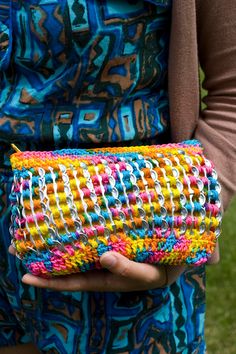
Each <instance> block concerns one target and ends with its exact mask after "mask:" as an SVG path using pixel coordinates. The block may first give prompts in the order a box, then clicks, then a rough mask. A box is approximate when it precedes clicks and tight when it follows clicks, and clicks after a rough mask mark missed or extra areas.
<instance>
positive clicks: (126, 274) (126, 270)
mask: <svg viewBox="0 0 236 354" xmlns="http://www.w3.org/2000/svg"><path fill="white" fill-rule="evenodd" d="M129 273H130V267H129V261H127V262H125V263H124V264H123V265H122V267H121V268H120V269H119V272H118V274H119V275H120V276H122V277H125V278H127V277H129Z"/></svg>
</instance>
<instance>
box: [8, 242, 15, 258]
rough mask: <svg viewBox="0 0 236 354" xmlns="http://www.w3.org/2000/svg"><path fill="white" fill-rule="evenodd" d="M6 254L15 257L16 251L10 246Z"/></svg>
mask: <svg viewBox="0 0 236 354" xmlns="http://www.w3.org/2000/svg"><path fill="white" fill-rule="evenodd" d="M8 252H9V253H10V254H12V255H13V256H15V255H16V249H15V248H14V247H13V246H12V245H11V246H9V248H8Z"/></svg>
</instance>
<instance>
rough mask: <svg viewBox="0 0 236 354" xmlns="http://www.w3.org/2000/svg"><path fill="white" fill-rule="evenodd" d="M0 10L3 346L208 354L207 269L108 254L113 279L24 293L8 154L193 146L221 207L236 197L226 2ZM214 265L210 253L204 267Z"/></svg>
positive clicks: (37, 283) (232, 7)
mask: <svg viewBox="0 0 236 354" xmlns="http://www.w3.org/2000/svg"><path fill="white" fill-rule="evenodd" d="M0 4H1V7H0V15H1V27H0V29H1V30H0V40H1V45H2V51H1V52H0V53H1V57H0V58H1V85H2V86H1V88H2V92H1V96H0V104H1V111H0V113H1V123H0V124H1V125H0V132H1V142H2V145H1V146H2V153H1V156H2V158H1V166H2V174H1V178H2V196H3V197H2V198H3V202H2V216H1V225H2V226H1V227H2V232H1V244H2V246H1V250H0V252H1V261H0V266H1V272H2V273H1V280H0V284H1V287H0V301H1V306H0V308H1V309H3V310H1V312H2V313H1V317H0V318H1V320H0V325H1V328H2V329H1V331H0V344H1V345H2V346H6V345H9V346H11V345H17V344H20V343H30V342H31V343H35V345H36V347H37V348H38V349H39V350H40V351H41V352H43V353H204V352H205V350H206V347H205V340H204V314H205V269H204V267H198V268H195V269H191V270H184V269H182V268H181V267H157V266H151V265H145V264H135V263H133V262H130V261H128V260H127V259H125V258H124V257H122V256H121V255H119V254H116V253H106V254H104V255H103V256H102V258H101V264H102V266H103V267H104V268H107V269H108V270H109V272H103V271H100V272H97V273H90V274H88V273H86V274H85V275H83V274H82V275H81V274H80V275H73V276H71V277H67V278H60V279H58V278H57V279H55V280H50V281H48V280H42V279H37V278H35V277H33V276H30V275H25V276H24V277H23V283H22V282H21V278H22V276H23V274H24V271H23V270H22V269H21V266H20V265H19V264H18V261H17V260H16V259H15V258H14V257H12V256H11V255H9V256H7V248H8V246H9V244H10V237H9V234H8V231H7V230H8V217H9V208H7V206H8V205H9V202H8V201H7V197H8V195H9V190H10V186H11V183H10V182H11V173H10V170H9V159H8V155H9V154H10V152H11V151H10V147H9V144H10V143H11V142H15V143H16V144H17V145H18V146H19V147H20V148H21V149H22V150H23V149H40V148H41V149H46V148H50V149H53V148H56V147H61V146H63V147H64V146H86V144H87V145H88V144H89V146H95V144H96V145H97V144H118V143H119V144H121V143H123V145H128V144H138V143H141V144H151V143H152V142H154V141H155V143H162V142H166V141H181V140H184V139H189V138H193V137H195V138H197V139H199V140H200V141H201V142H202V144H203V146H204V148H205V153H206V154H207V156H208V157H209V158H210V159H212V160H213V161H214V163H215V166H216V169H217V171H218V174H219V178H220V180H221V183H222V189H223V193H222V196H223V206H224V208H226V207H227V205H228V203H229V201H230V198H231V197H232V195H233V194H234V192H235V188H236V187H235V186H236V183H235V182H236V180H235V179H236V177H235V176H236V173H235V172H236V171H235V169H236V167H235V166H236V164H235V160H236V153H235V144H234V142H235V136H236V134H235V133H236V87H235V84H234V82H235V78H236V64H235V63H236V60H235V59H236V47H235V44H234V43H236V31H235V22H234V21H235V20H234V19H235V15H236V4H235V1H234V0H228V1H222V0H216V1H215V2H214V7H213V5H212V1H211V0H196V1H195V0H175V1H173V3H171V1H169V0H147V1H142V0H137V1H134V0H132V1H128V0H119V1H115V0H100V1H99V0H97V1H96V0H93V1H88V0H87V1H86V0H83V1H72V0H71V1H70V0H67V1H66V0H64V1H57V0H54V1H49V0H44V1H39V0H27V1H24V2H11V1H9V0H8V2H6V0H5V1H3V0H2V1H1V2H0ZM168 58H169V60H168ZM199 61H200V64H201V65H202V67H203V70H204V72H205V75H206V79H205V88H206V89H207V90H208V96H207V98H206V104H207V109H206V110H205V111H203V112H199V106H200V105H199V74H198V72H199V71H198V68H199ZM167 62H168V80H169V84H168V86H167V82H166V80H167V75H166V73H167ZM168 97H169V99H168ZM22 137H24V139H25V141H24V142H22ZM218 258H219V255H218V250H217V251H216V252H215V254H214V256H213V257H212V260H211V262H212V263H214V262H217V260H218ZM42 288H45V289H42ZM49 288H50V290H49ZM55 290H60V291H59V292H56V293H55ZM71 290H72V291H73V292H71ZM22 348H23V347H21V350H23V349H22ZM25 348H28V350H29V352H30V353H33V352H34V350H36V349H33V348H35V347H33V346H31V345H28V346H26V347H25ZM14 350H16V348H14ZM24 350H26V349H24Z"/></svg>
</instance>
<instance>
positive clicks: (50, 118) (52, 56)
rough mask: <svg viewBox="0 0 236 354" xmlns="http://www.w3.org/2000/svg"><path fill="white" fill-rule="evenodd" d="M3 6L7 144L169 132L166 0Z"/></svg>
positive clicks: (0, 126) (1, 122)
mask: <svg viewBox="0 0 236 354" xmlns="http://www.w3.org/2000/svg"><path fill="white" fill-rule="evenodd" d="M7 2H8V6H9V8H8V10H7ZM2 9H4V13H5V16H2V18H0V21H1V22H0V41H1V42H0V43H2V46H3V49H4V50H3V53H2V55H1V57H2V58H1V57H0V60H1V64H0V68H1V67H2V72H1V74H0V75H1V76H0V77H1V79H0V81H1V91H0V140H1V141H2V142H5V143H6V144H7V142H8V140H9V137H10V139H11V140H12V139H14V140H15V142H18V141H19V143H20V141H21V138H22V137H23V136H24V139H26V140H28V144H30V143H31V144H32V143H36V144H38V145H39V146H40V144H42V143H43V144H44V145H47V144H48V145H50V146H51V148H52V147H53V146H54V145H55V146H56V147H58V146H63V147H64V146H65V145H66V146H77V145H79V144H80V145H81V144H84V143H86V144H91V143H111V142H114V143H115V142H119V141H130V140H132V141H139V140H143V139H148V138H151V137H156V136H157V135H158V134H161V133H163V132H164V131H165V129H166V125H167V124H168V117H169V114H168V96H167V88H166V78H167V57H168V42H169V25H170V14H171V11H170V10H171V6H170V1H163V0H161V1H158V0H157V1H144V0H135V1H128V0H120V1H119V2H117V1H116V0H93V1H88V0H80V1H78V0H60V1H59V0H46V1H45V0H26V1H12V2H10V1H9V0H8V1H6V0H1V1H0V10H1V11H2ZM7 13H8V14H9V15H8V16H7ZM7 38H9V41H8V45H7V44H6V43H7ZM4 53H5V54H4ZM3 69H4V71H3ZM0 70H1V69H0ZM29 148H30V146H29Z"/></svg>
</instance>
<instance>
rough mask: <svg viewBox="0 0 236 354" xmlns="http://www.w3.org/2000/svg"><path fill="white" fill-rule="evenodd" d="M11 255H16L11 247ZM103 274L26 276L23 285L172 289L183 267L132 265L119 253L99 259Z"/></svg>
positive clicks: (73, 288) (76, 288) (63, 288)
mask: <svg viewBox="0 0 236 354" xmlns="http://www.w3.org/2000/svg"><path fill="white" fill-rule="evenodd" d="M9 251H10V253H12V254H14V249H13V247H12V246H11V247H10V249H9ZM100 263H101V265H102V267H103V268H104V270H92V271H88V272H85V273H77V274H71V275H66V276H57V277H54V278H50V279H44V278H40V277H35V276H33V275H31V274H25V275H24V276H23V278H22V282H23V283H25V284H28V285H33V286H36V287H40V288H48V289H52V290H57V291H102V292H106V291H118V292H125V291H138V290H148V289H154V288H160V287H164V286H167V285H169V284H170V283H172V282H173V281H174V280H175V279H177V277H178V276H179V275H180V274H181V273H182V271H183V270H184V267H181V266H175V267H170V266H162V265H161V266H156V265H151V264H145V263H137V262H133V261H130V260H129V259H128V258H126V257H124V256H122V255H121V254H119V253H116V252H106V253H104V254H103V255H102V256H101V258H100Z"/></svg>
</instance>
